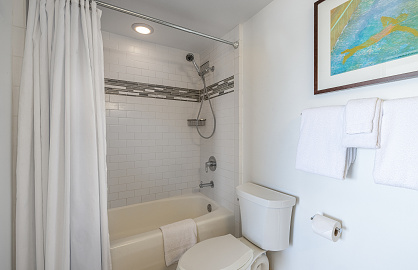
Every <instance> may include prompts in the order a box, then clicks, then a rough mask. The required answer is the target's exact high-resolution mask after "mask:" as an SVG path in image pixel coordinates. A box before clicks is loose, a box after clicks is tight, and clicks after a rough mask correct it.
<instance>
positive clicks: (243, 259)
mask: <svg viewBox="0 0 418 270" xmlns="http://www.w3.org/2000/svg"><path fill="white" fill-rule="evenodd" d="M237 195H238V198H239V204H240V208H241V226H242V235H243V237H242V238H239V239H237V238H235V237H233V236H232V235H230V234H228V235H224V236H220V237H215V238H211V239H208V240H205V241H202V242H199V243H197V244H196V245H194V246H193V247H192V248H190V249H189V250H188V251H186V253H184V254H183V256H182V257H181V258H180V260H179V263H178V266H177V270H221V269H222V270H268V269H269V262H268V259H267V256H266V251H280V250H284V249H286V248H287V247H288V246H289V233H290V222H291V216H292V208H293V206H294V205H295V203H296V198H295V197H292V196H289V195H286V194H283V193H280V192H278V191H274V190H271V189H268V188H265V187H262V186H259V185H256V184H253V183H247V184H243V185H240V186H238V187H237Z"/></svg>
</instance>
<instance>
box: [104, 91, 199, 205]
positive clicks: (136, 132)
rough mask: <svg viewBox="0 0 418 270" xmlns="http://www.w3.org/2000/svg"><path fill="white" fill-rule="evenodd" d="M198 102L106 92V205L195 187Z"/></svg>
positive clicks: (189, 189)
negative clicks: (191, 121)
mask: <svg viewBox="0 0 418 270" xmlns="http://www.w3.org/2000/svg"><path fill="white" fill-rule="evenodd" d="M197 105H198V103H192V102H186V101H174V100H162V99H153V98H139V97H129V96H121V95H106V120H107V145H108V148H107V169H108V206H109V208H113V207H120V206H125V205H130V204H135V203H140V202H146V201H151V200H156V199H162V198H167V197H172V196H177V195H182V194H186V193H192V192H193V191H195V192H197V191H198V184H199V181H200V175H199V168H200V164H199V160H200V139H199V135H198V134H197V133H196V131H195V129H194V128H193V127H189V126H187V119H188V118H194V117H196V110H197Z"/></svg>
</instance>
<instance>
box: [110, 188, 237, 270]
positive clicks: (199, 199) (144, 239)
mask: <svg viewBox="0 0 418 270" xmlns="http://www.w3.org/2000/svg"><path fill="white" fill-rule="evenodd" d="M208 204H210V205H211V207H212V212H209V211H208ZM108 214H109V233H110V252H111V256H112V264H113V270H171V269H175V268H176V266H175V265H172V266H170V267H169V268H167V267H166V266H165V261H164V248H163V238H162V233H161V231H160V229H159V227H160V226H162V225H166V224H170V223H173V222H176V221H180V220H183V219H187V218H192V219H193V220H194V221H195V222H196V225H197V237H198V241H199V242H200V241H203V240H206V239H209V238H212V237H216V236H221V235H225V234H228V233H231V234H233V230H234V216H233V214H232V213H231V212H230V211H229V210H227V209H225V208H223V207H222V206H220V205H218V204H217V203H216V202H215V201H213V200H211V199H209V198H207V197H206V196H204V195H202V194H201V193H194V194H191V195H184V196H178V197H172V198H167V199H162V200H157V201H152V202H146V203H139V204H135V205H130V206H125V207H120V208H114V209H110V210H109V211H108Z"/></svg>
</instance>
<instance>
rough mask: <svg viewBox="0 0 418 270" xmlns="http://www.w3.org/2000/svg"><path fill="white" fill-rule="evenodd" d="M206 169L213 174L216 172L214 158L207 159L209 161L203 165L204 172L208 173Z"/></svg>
mask: <svg viewBox="0 0 418 270" xmlns="http://www.w3.org/2000/svg"><path fill="white" fill-rule="evenodd" d="M208 168H209V169H210V170H211V171H212V172H213V171H215V170H216V159H215V157H214V156H211V157H210V158H209V161H207V162H206V163H205V172H208Z"/></svg>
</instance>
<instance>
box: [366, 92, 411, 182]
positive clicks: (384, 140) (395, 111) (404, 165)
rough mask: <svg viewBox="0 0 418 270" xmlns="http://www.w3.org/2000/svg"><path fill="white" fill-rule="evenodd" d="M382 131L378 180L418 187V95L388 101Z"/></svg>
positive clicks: (385, 105)
mask: <svg viewBox="0 0 418 270" xmlns="http://www.w3.org/2000/svg"><path fill="white" fill-rule="evenodd" d="M381 133H382V134H381V148H380V149H378V150H376V157H375V163H374V172H373V176H374V181H375V183H377V184H383V185H390V186H396V187H404V188H410V189H415V190H418V166H417V164H418V137H417V135H418V97H415V98H405V99H395V100H389V101H385V102H384V103H383V116H382V131H381Z"/></svg>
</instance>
